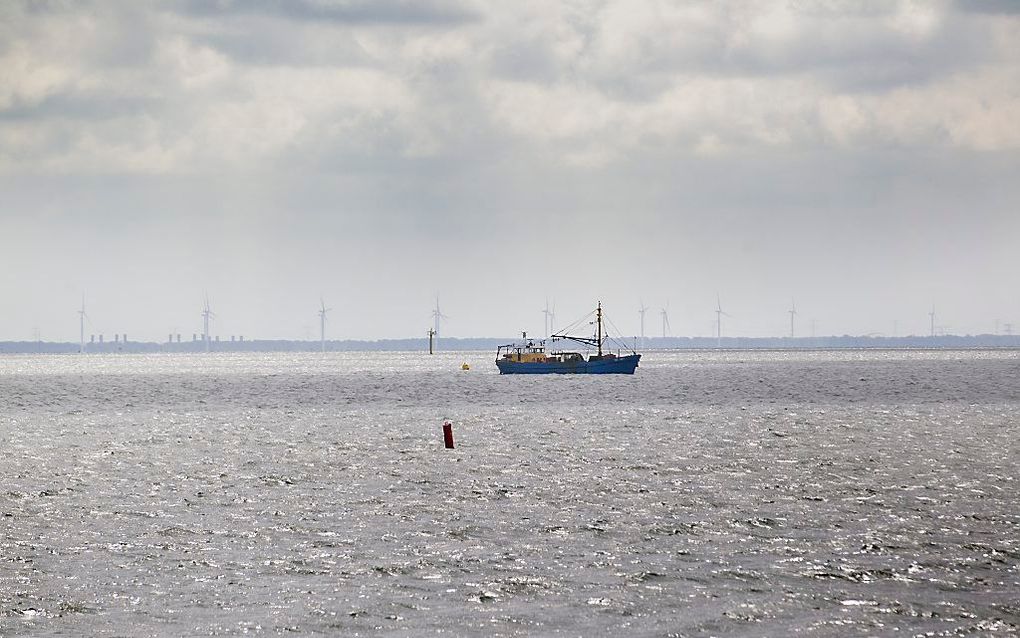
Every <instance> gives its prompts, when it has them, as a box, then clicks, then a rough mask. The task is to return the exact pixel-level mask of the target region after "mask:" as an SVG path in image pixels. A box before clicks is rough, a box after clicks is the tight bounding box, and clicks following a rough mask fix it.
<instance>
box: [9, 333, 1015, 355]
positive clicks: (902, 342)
mask: <svg viewBox="0 0 1020 638" xmlns="http://www.w3.org/2000/svg"><path fill="white" fill-rule="evenodd" d="M513 341H514V339H513V338H511V337H506V338H501V339H500V338H491V337H479V338H458V337H445V338H443V339H441V340H440V341H439V343H438V346H437V348H436V351H437V352H467V351H478V350H493V351H494V350H495V349H496V346H499V345H503V344H507V343H512V342H513ZM640 341H641V340H640V339H635V338H633V337H630V338H624V339H621V340H619V342H618V343H614V344H613V346H612V347H611V349H612V350H614V351H615V350H617V349H622V350H629V349H630V348H635V349H637V350H639V351H641V350H718V349H722V350H828V349H835V350H841V349H862V348H873V349H917V350H924V349H969V348H1020V335H940V336H936V337H917V336H910V337H876V336H872V337H856V336H849V335H844V336H830V337H794V338H790V337H723V338H722V339H721V340H717V339H715V338H714V337H665V338H663V337H648V338H646V339H645V341H644V344H643V345H642V344H641V343H640ZM559 343H562V344H563V345H562V348H563V349H565V350H569V349H571V347H570V345H569V342H559ZM619 344H623V345H619ZM209 346H210V348H209V350H210V352H318V351H320V349H321V347H322V344H321V342H320V341H317V340H316V341H302V340H284V339H266V340H259V339H255V340H249V341H212V342H210V344H209ZM79 348H80V346H79V344H78V343H71V342H53V341H0V354H77V353H78V351H79ZM427 350H428V340H427V339H425V338H418V339H379V340H375V341H371V340H355V339H348V340H332V341H329V340H328V341H326V351H327V352H425V351H427ZM85 351H86V353H91V354H116V353H128V354H131V353H160V352H163V353H170V354H173V353H202V352H205V344H204V342H202V341H181V342H173V343H169V342H164V343H156V342H151V341H113V342H111V341H106V342H103V343H99V342H89V343H86V344H85Z"/></svg>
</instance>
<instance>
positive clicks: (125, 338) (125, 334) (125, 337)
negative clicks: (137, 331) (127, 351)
mask: <svg viewBox="0 0 1020 638" xmlns="http://www.w3.org/2000/svg"><path fill="white" fill-rule="evenodd" d="M123 336H124V343H127V333H126V332H125V333H124V335H123Z"/></svg>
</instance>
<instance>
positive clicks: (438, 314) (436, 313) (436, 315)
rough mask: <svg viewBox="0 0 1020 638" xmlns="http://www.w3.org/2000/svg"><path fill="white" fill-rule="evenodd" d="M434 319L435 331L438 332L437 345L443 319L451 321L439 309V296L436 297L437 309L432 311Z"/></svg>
mask: <svg viewBox="0 0 1020 638" xmlns="http://www.w3.org/2000/svg"><path fill="white" fill-rule="evenodd" d="M432 319H433V320H434V321H435V327H434V328H433V330H435V331H436V343H437V344H438V343H439V324H440V323H442V321H443V319H449V317H447V316H446V315H444V314H443V311H442V310H440V309H439V295H438V294H437V295H436V309H435V310H433V311H432Z"/></svg>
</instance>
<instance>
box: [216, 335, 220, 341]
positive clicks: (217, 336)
mask: <svg viewBox="0 0 1020 638" xmlns="http://www.w3.org/2000/svg"><path fill="white" fill-rule="evenodd" d="M219 340H220V336H219V335H216V341H217V343H218V342H219Z"/></svg>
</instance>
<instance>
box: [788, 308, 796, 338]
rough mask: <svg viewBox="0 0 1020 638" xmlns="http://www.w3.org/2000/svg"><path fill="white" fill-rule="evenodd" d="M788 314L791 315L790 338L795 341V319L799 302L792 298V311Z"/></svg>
mask: <svg viewBox="0 0 1020 638" xmlns="http://www.w3.org/2000/svg"><path fill="white" fill-rule="evenodd" d="M786 312H788V313H790V338H791V339H793V318H794V317H796V316H797V302H795V301H794V300H793V299H792V298H791V299H790V309H789V310H787V311H786Z"/></svg>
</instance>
